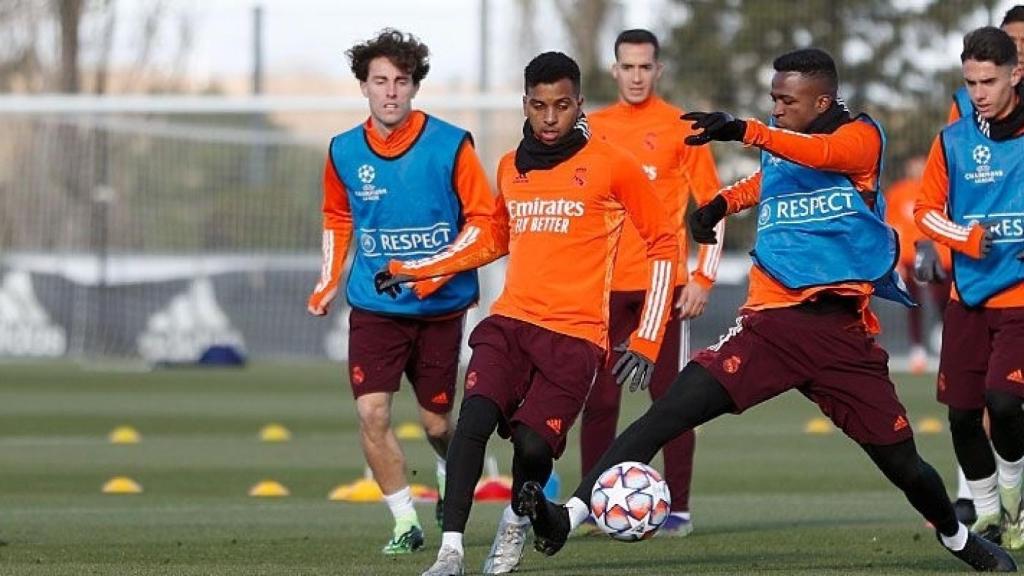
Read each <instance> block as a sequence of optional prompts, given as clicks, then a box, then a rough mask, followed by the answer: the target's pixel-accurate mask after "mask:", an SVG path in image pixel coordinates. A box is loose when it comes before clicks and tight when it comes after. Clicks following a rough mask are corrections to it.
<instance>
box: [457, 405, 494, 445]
mask: <svg viewBox="0 0 1024 576" xmlns="http://www.w3.org/2000/svg"><path fill="white" fill-rule="evenodd" d="M500 417H501V410H500V409H499V408H498V405H497V404H495V403H494V402H493V401H491V400H490V399H488V398H484V397H483V396H472V397H470V398H467V399H466V400H465V401H463V402H462V407H461V408H460V409H459V423H458V425H457V426H456V427H455V434H456V435H457V436H461V437H464V438H466V439H467V440H471V441H475V442H484V443H486V442H487V439H488V438H490V437H491V434H493V433H494V429H495V428H497V427H498V418H500Z"/></svg>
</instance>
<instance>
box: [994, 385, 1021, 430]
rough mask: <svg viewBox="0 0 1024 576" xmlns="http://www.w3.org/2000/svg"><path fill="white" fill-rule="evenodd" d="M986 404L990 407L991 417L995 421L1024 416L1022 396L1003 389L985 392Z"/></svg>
mask: <svg viewBox="0 0 1024 576" xmlns="http://www.w3.org/2000/svg"><path fill="white" fill-rule="evenodd" d="M985 406H986V407H987V408H988V415H989V418H991V419H992V421H993V422H1001V421H1006V420H1012V419H1014V418H1020V417H1021V416H1024V411H1022V410H1021V397H1020V396H1017V395H1016V394H1011V393H1009V392H1004V391H1002V390H988V391H987V392H985Z"/></svg>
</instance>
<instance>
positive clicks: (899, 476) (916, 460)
mask: <svg viewBox="0 0 1024 576" xmlns="http://www.w3.org/2000/svg"><path fill="white" fill-rule="evenodd" d="M867 450H868V453H869V454H870V455H871V458H872V460H874V461H875V465H877V466H878V467H879V468H880V469H881V470H882V473H883V474H885V477H886V478H888V479H889V481H891V482H892V483H893V484H895V485H896V486H898V487H899V488H900V489H902V490H906V489H907V488H908V487H909V486H912V485H914V484H915V483H917V481H918V480H919V479H920V478H921V476H922V474H924V473H925V471H926V469H925V463H924V460H922V459H921V456H920V455H919V454H918V453H917V446H916V445H915V444H914V440H913V439H912V438H909V439H907V440H904V441H903V442H900V443H898V444H891V445H888V446H868V447H867Z"/></svg>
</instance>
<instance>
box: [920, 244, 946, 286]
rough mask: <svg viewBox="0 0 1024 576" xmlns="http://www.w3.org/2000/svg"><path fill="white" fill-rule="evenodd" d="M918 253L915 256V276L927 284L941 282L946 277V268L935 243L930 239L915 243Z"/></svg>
mask: <svg viewBox="0 0 1024 576" xmlns="http://www.w3.org/2000/svg"><path fill="white" fill-rule="evenodd" d="M914 248H915V249H916V252H917V254H916V255H915V256H914V278H917V281H918V282H923V283H925V284H932V283H934V284H939V283H941V282H942V281H944V280H945V279H946V270H945V269H944V268H943V267H942V262H941V261H939V253H938V252H936V251H935V244H933V243H932V242H929V241H928V240H918V241H917V242H915V243H914Z"/></svg>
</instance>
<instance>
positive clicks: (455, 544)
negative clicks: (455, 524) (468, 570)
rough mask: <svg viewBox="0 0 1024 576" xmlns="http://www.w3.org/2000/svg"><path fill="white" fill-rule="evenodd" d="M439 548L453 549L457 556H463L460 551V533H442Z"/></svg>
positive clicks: (463, 553)
mask: <svg viewBox="0 0 1024 576" xmlns="http://www.w3.org/2000/svg"><path fill="white" fill-rule="evenodd" d="M441 548H453V549H455V550H457V551H458V552H459V556H465V555H466V553H465V552H463V551H462V532H442V533H441Z"/></svg>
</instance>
